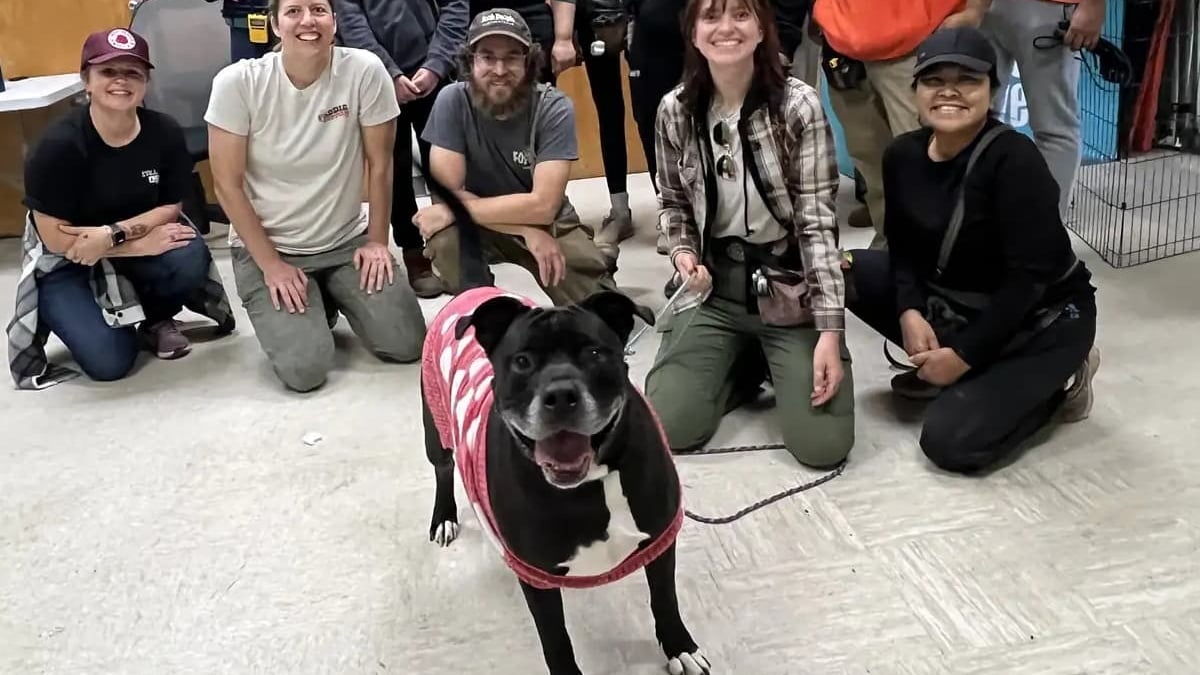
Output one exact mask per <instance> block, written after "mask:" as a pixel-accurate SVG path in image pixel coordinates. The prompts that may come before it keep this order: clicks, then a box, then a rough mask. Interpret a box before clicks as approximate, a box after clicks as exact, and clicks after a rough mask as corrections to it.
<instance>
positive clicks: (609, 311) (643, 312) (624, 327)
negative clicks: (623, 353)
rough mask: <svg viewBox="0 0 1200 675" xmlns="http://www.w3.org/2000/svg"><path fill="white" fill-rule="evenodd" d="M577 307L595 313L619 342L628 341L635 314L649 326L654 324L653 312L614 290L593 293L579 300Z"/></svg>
mask: <svg viewBox="0 0 1200 675" xmlns="http://www.w3.org/2000/svg"><path fill="white" fill-rule="evenodd" d="M579 307H581V308H582V309H585V310H587V311H589V312H591V313H593V314H595V315H596V316H598V317H600V319H601V320H602V321H604V323H606V324H608V327H609V328H611V329H612V331H613V332H614V333H616V334H617V337H619V338H621V344H625V343H626V342H628V341H629V334H630V333H632V332H633V317H634V316H635V315H637V316H640V317H642V319H643V320H644V321H645V322H646V323H648V324H650V325H651V326H653V325H654V313H653V312H651V311H650V310H649V309H647V308H645V307H639V306H638V305H637V304H636V303H634V301H633V300H630V299H629V296H627V295H625V294H624V293H618V292H616V291H600V292H599V293H593V294H592V295H589V296H588V297H587V298H585V299H584V300H583V302H580V303H579Z"/></svg>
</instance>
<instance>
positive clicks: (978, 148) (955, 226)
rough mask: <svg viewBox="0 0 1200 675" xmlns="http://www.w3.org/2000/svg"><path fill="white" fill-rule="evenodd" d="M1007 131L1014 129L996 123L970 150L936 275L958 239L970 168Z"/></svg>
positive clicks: (938, 274) (943, 241) (944, 267)
mask: <svg viewBox="0 0 1200 675" xmlns="http://www.w3.org/2000/svg"><path fill="white" fill-rule="evenodd" d="M1009 131H1014V132H1015V131H1016V129H1013V128H1012V127H1010V126H1009V125H1007V124H998V125H996V126H994V127H992V128H991V129H988V130H987V131H986V132H984V134H983V136H982V137H981V138H980V139H979V142H978V143H977V144H976V145H975V149H974V150H973V151H972V152H971V158H970V159H968V160H967V168H966V170H965V171H963V177H962V181H961V182H960V183H959V186H958V199H957V201H955V204H954V211H953V213H952V214H951V216H950V225H949V226H948V227H947V228H946V234H944V235H943V236H942V248H941V251H940V252H939V253H938V260H937V276H938V277H940V276H942V272H943V271H945V269H946V265H947V264H948V263H949V262H950V253H951V252H952V251H953V250H954V244H955V242H957V241H958V233H959V230H961V229H962V226H963V219H964V218H965V216H966V199H967V197H966V195H967V180H968V179H969V178H970V176H971V169H972V168H974V166H975V162H976V160H978V159H979V158H980V156H982V155H983V153H984V151H985V150H987V149H988V146H990V145H991V144H992V141H994V140H996V138H997V137H999V136H1000V134H1003V133H1007V132H1009Z"/></svg>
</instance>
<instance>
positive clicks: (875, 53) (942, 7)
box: [813, 0, 990, 249]
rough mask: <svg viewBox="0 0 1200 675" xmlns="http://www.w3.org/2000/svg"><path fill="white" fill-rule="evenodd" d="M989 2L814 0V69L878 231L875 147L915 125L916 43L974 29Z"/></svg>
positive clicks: (878, 154)
mask: <svg viewBox="0 0 1200 675" xmlns="http://www.w3.org/2000/svg"><path fill="white" fill-rule="evenodd" d="M989 2H990V0H816V3H815V4H814V5H813V20H814V21H815V22H816V25H817V27H818V28H819V29H820V31H821V34H822V36H823V38H824V46H823V52H822V59H821V63H822V68H823V69H824V71H825V77H826V80H827V81H828V83H829V101H830V103H831V104H832V106H833V112H834V114H835V115H837V118H838V121H839V122H841V124H842V127H843V128H844V130H845V137H846V151H847V153H848V154H849V155H850V158H851V159H853V160H854V166H855V168H856V169H858V171H859V173H861V174H862V177H863V181H864V183H865V184H866V199H867V209H868V211H869V213H870V215H871V223H872V224H873V225H874V227H875V238H874V239H873V240H872V242H871V248H875V249H881V248H885V247H886V244H887V242H886V240H885V238H884V235H883V213H884V193H883V174H882V164H883V151H884V149H885V148H887V146H888V143H890V142H891V140H892V138H894V137H895V136H899V135H900V134H903V133H906V132H909V131H913V130H915V129H917V128H918V127H919V126H920V122H919V121H918V119H917V109H916V105H915V104H914V102H913V91H912V73H913V64H914V63H915V62H916V54H915V52H916V48H917V46H918V45H919V44H920V43H921V41H922V40H924V39H925V38H927V37H929V36H930V35H931V34H932V33H933V32H934V31H935V30H937V29H938V28H939V27H941V26H946V27H952V26H972V27H976V28H978V27H979V25H980V23H981V22H982V21H983V17H984V14H985V13H986V11H987V6H988V4H989Z"/></svg>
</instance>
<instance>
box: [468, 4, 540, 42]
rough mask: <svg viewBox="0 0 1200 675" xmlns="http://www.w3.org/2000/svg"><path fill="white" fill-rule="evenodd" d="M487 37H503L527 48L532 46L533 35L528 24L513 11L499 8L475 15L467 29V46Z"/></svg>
mask: <svg viewBox="0 0 1200 675" xmlns="http://www.w3.org/2000/svg"><path fill="white" fill-rule="evenodd" d="M489 35H503V36H504V37H508V38H512V39H514V40H516V41H517V42H520V43H521V44H522V45H524V46H526V47H529V46H531V45H532V44H533V34H532V33H531V32H530V31H529V24H527V23H525V19H523V18H521V15H520V14H517V13H516V12H515V11H513V10H511V9H508V8H504V7H499V8H496V9H489V10H486V11H483V12H480V13H479V14H477V15H475V19H474V20H472V21H471V27H470V28H468V29H467V44H468V45H470V46H474V45H475V43H477V42H479V41H480V40H482V39H483V38H485V37H488V36H489Z"/></svg>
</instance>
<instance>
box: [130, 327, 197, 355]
mask: <svg viewBox="0 0 1200 675" xmlns="http://www.w3.org/2000/svg"><path fill="white" fill-rule="evenodd" d="M139 330H140V332H141V336H142V341H143V343H144V344H145V345H146V349H148V350H149V351H152V352H154V355H155V356H157V357H158V358H160V359H168V360H169V359H178V358H182V357H184V356H187V355H188V353H189V352H191V351H192V343H191V342H188V339H187V338H186V337H184V335H183V333H181V332H179V324H177V323H175V320H174V319H166V320H165V321H158V322H156V323H152V324H151V323H149V322H143V323H142V325H141V327H140V329H139Z"/></svg>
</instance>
